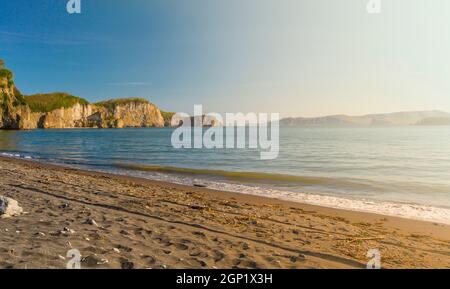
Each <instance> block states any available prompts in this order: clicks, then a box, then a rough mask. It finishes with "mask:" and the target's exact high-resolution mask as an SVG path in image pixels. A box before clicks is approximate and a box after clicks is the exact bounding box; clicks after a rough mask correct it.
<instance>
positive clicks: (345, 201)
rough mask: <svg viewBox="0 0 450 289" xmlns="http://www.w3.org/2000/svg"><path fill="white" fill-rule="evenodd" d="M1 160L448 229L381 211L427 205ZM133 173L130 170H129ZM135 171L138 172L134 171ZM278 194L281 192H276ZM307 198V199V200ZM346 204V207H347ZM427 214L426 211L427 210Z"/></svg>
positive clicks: (425, 219) (448, 223) (447, 223)
mask: <svg viewBox="0 0 450 289" xmlns="http://www.w3.org/2000/svg"><path fill="white" fill-rule="evenodd" d="M1 159H12V160H17V161H24V162H31V163H36V164H38V165H42V166H47V167H49V168H55V169H73V170H75V171H80V172H85V173H91V174H99V175H102V174H104V175H108V176H112V177H120V178H125V179H127V178H129V179H133V180H140V181H148V182H149V183H153V184H159V185H164V186H173V185H176V186H179V187H180V188H195V189H199V190H201V191H206V192H210V193H212V194H222V195H223V194H227V193H228V194H231V195H235V194H238V195H239V197H242V195H246V196H250V199H252V197H255V198H256V199H257V198H262V199H263V200H267V199H269V200H276V201H282V202H286V203H287V204H291V205H293V204H300V205H301V206H311V207H314V208H322V209H330V210H338V211H344V212H347V213H350V212H353V213H356V214H358V213H362V214H369V215H376V216H382V217H392V218H398V219H404V220H410V221H419V222H425V223H431V224H439V225H445V226H449V227H450V219H448V217H447V216H446V218H445V221H444V219H443V218H441V219H436V217H434V218H430V217H417V216H416V215H417V213H416V214H415V215H414V216H412V215H407V214H406V215H399V214H398V212H396V213H387V212H383V209H384V210H385V211H386V210H388V209H389V208H392V207H394V208H395V209H397V210H398V207H404V208H407V209H414V210H416V211H419V212H420V211H422V212H425V210H440V211H443V210H445V211H448V209H447V208H442V207H434V206H429V205H421V204H408V203H401V202H398V203H396V202H389V201H380V200H377V201H374V200H364V199H351V198H344V197H339V196H327V195H319V194H313V193H303V192H301V193H298V195H302V196H303V198H300V197H298V198H296V199H295V200H294V198H293V197H284V196H283V195H273V196H264V195H262V194H258V193H254V192H237V191H234V190H227V189H222V190H220V189H217V188H214V187H212V188H211V187H202V186H195V185H188V184H182V183H179V182H171V181H161V180H155V179H151V178H146V177H143V176H137V175H132V174H127V173H125V172H124V173H121V172H105V171H98V170H95V169H89V168H77V167H76V166H70V165H65V164H58V163H50V162H46V161H40V160H36V159H33V158H31V157H30V158H27V157H25V158H23V157H16V156H12V154H11V155H10V156H7V155H0V160H1ZM131 172H133V170H132V171H131ZM138 172H141V171H139V170H138ZM280 192H281V191H280ZM308 199H309V200H308ZM324 199H328V201H327V202H326V203H325V202H324ZM349 203H350V204H349ZM355 204H359V206H355ZM381 205H388V207H383V208H382V209H380V208H374V209H372V210H371V209H368V208H370V207H371V206H372V207H379V206H381ZM403 210H404V209H403ZM428 212H429V211H428Z"/></svg>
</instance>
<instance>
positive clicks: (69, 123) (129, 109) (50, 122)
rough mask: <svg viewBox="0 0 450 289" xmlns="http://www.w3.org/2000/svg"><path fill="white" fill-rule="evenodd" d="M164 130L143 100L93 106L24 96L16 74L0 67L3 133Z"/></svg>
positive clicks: (54, 96) (61, 96)
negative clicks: (42, 129)
mask: <svg viewBox="0 0 450 289" xmlns="http://www.w3.org/2000/svg"><path fill="white" fill-rule="evenodd" d="M0 64H2V62H0ZM163 126H164V119H163V116H162V115H161V111H160V110H159V109H158V108H157V107H156V106H155V105H153V104H151V103H150V102H148V101H147V100H145V99H142V98H124V99H112V100H108V101H103V102H99V103H96V104H90V103H89V102H88V101H86V100H85V99H82V98H79V97H75V96H72V95H69V94H67V93H51V94H36V95H30V96H22V94H21V93H20V91H19V90H18V89H17V88H16V87H15V85H14V81H13V73H12V72H11V71H10V70H7V69H5V68H3V65H0V129H36V128H82V127H91V128H125V127H163Z"/></svg>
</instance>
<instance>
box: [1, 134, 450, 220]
mask: <svg viewBox="0 0 450 289" xmlns="http://www.w3.org/2000/svg"><path fill="white" fill-rule="evenodd" d="M173 131H174V129H172V128H139V129H133V128H130V129H65V130H58V129H55V130H31V131H0V155H1V156H5V157H12V158H21V159H29V160H34V161H38V162H45V163H53V164H60V165H64V166H70V167H75V168H81V169H86V170H93V171H100V172H108V173H115V174H123V175H130V176H136V177H142V178H148V179H152V180H158V181H167V182H173V183H179V184H185V185H191V186H192V185H194V186H204V187H207V188H211V189H217V190H225V191H232V192H238V193H242V194H250V195H257V196H264V197H270V198H277V199H283V200H289V201H294V202H301V203H307V204H312V205H320V206H326V207H332V208H338V209H346V210H354V211H363V212H372V213H379V214H383V215H389V216H398V217H403V218H409V219H418V220H427V221H432V222H436V223H443V224H450V127H448V126H436V127H432V126H426V127H421V126H411V127H367V128H304V127H301V128H300V127H281V128H280V136H279V137H280V139H279V146H280V151H279V155H278V158H276V159H273V160H261V157H260V150H258V149H248V148H247V149H206V148H203V149H194V148H192V149H176V148H174V147H173V146H172V144H171V135H172V132H173Z"/></svg>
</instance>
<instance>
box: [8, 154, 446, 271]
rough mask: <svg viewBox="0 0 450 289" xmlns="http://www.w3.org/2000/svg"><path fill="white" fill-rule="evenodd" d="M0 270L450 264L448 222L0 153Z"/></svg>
mask: <svg viewBox="0 0 450 289" xmlns="http://www.w3.org/2000/svg"><path fill="white" fill-rule="evenodd" d="M0 175H1V176H0V195H2V196H6V197H10V198H13V199H15V200H17V201H18V202H19V205H20V206H22V207H23V209H24V211H25V213H24V214H23V215H21V216H17V217H13V218H2V219H0V268H19V269H20V268H66V264H67V262H68V261H69V260H70V258H67V257H66V254H67V252H68V251H69V250H71V249H77V250H79V252H80V253H81V255H82V256H81V267H82V268H155V269H157V268H365V267H366V263H367V261H368V258H367V256H366V255H367V252H368V251H369V250H371V249H378V250H379V251H380V253H381V265H382V267H383V268H450V226H448V225H442V224H436V223H429V222H422V221H415V220H407V219H401V218H395V217H388V216H382V215H376V214H370V213H360V212H352V211H345V210H336V209H331V208H324V207H318V206H311V205H304V204H299V203H293V202H287V201H281V200H275V199H268V198H263V197H257V196H250V195H244V194H238V193H229V192H219V191H214V190H209V189H206V188H197V187H188V186H182V185H175V184H170V183H163V182H156V181H150V180H145V179H139V178H133V177H127V176H117V175H111V174H105V173H95V172H89V171H82V170H76V169H71V168H65V167H60V166H55V165H49V164H41V163H36V162H32V161H25V160H17V159H9V158H3V157H0Z"/></svg>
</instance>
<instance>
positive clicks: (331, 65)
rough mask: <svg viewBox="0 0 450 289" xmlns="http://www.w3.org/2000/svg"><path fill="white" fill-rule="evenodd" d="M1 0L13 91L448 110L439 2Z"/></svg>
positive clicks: (181, 101) (238, 105)
mask: <svg viewBox="0 0 450 289" xmlns="http://www.w3.org/2000/svg"><path fill="white" fill-rule="evenodd" d="M67 1H68V0H39V1H31V0H14V1H11V0H0V58H2V59H4V60H5V62H6V64H7V67H8V68H10V69H12V70H13V71H14V72H15V75H16V84H17V86H18V87H19V89H20V90H21V91H22V93H24V94H33V93H43V92H54V91H64V92H69V93H71V94H73V95H76V96H80V97H84V98H86V99H87V100H89V101H91V102H95V101H99V100H105V99H110V98H117V97H134V96H140V97H145V98H147V99H149V100H150V101H151V102H153V103H155V104H157V105H158V106H159V107H160V108H161V109H163V110H167V111H176V112H187V113H192V111H193V106H194V104H202V105H203V106H204V110H205V111H208V112H219V113H225V112H278V113H280V114H281V115H282V116H284V117H286V116H319V115H330V114H350V115H361V114H368V113H380V112H395V111H409V110H431V109H439V110H444V111H449V112H450V81H449V80H448V76H449V75H450V54H449V51H450V37H449V35H450V18H449V17H448V15H449V14H448V11H450V1H448V0H433V1H428V0H381V5H382V6H381V7H382V10H381V13H380V14H369V13H367V10H366V4H367V2H368V1H369V0H339V1H336V0H128V1H123V0H108V1H105V0H81V4H82V13H81V14H80V15H75V14H72V15H70V14H68V13H67V11H66V3H67Z"/></svg>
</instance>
